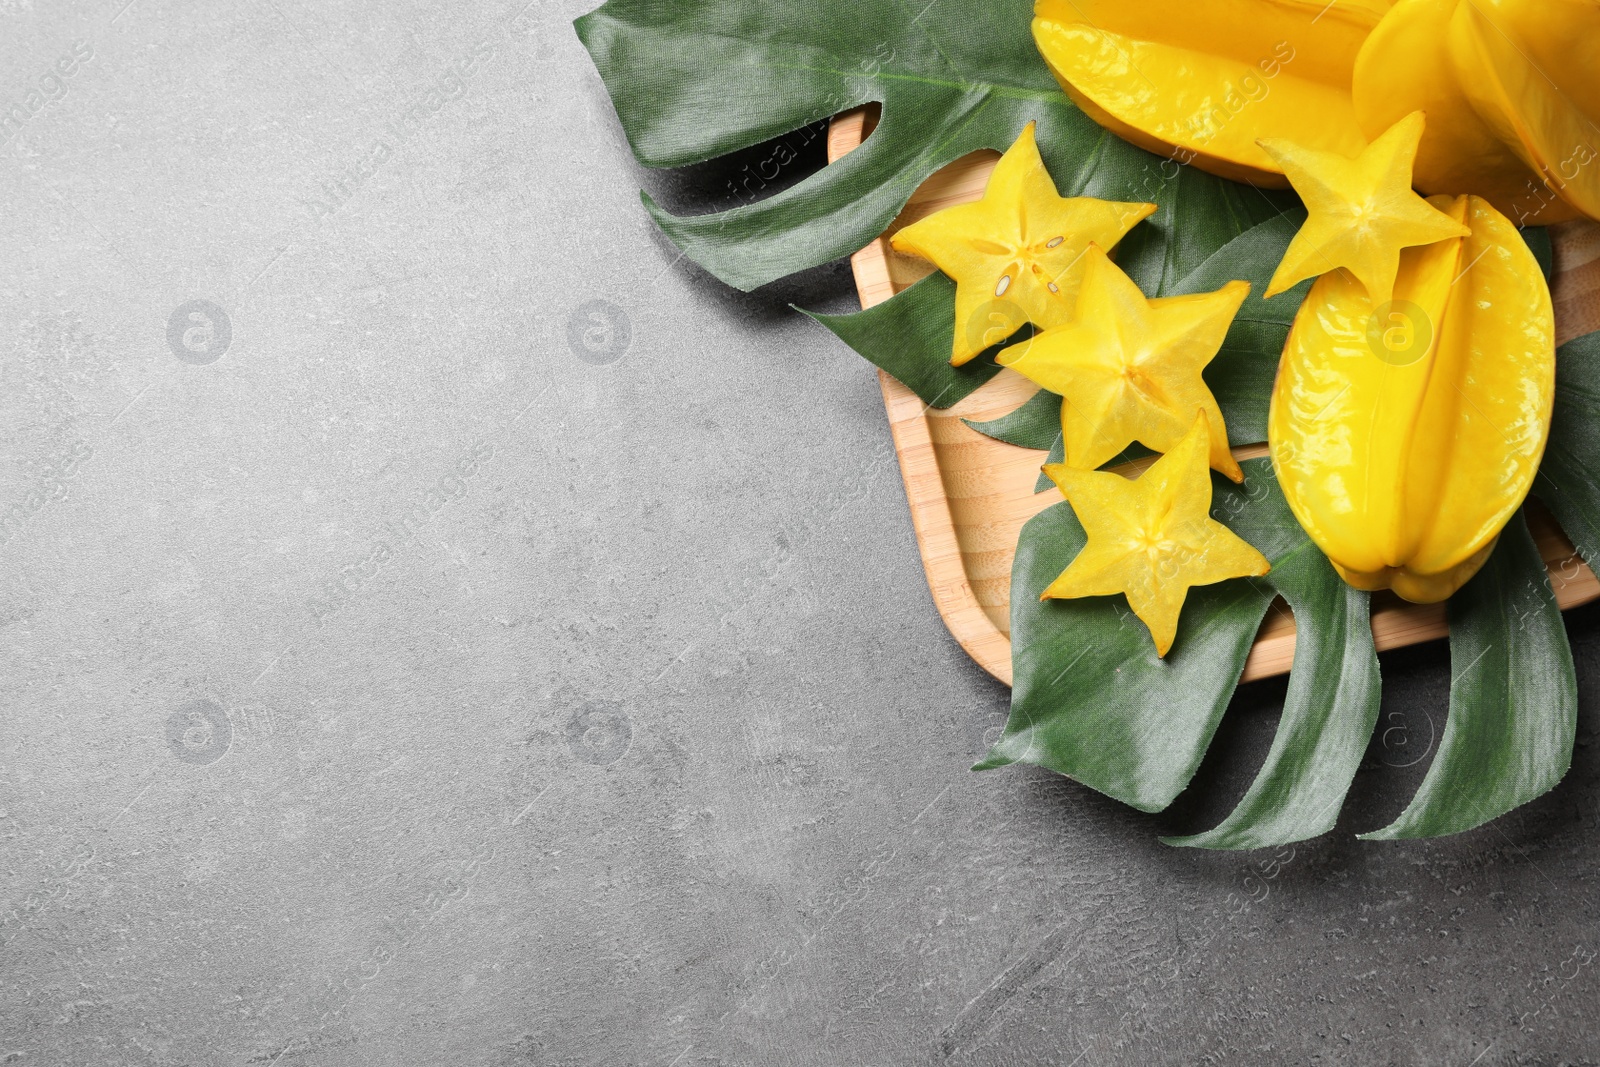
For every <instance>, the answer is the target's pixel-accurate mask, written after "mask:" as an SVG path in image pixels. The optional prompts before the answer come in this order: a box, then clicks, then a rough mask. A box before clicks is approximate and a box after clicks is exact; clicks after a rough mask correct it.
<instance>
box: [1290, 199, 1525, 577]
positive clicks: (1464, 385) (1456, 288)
mask: <svg viewBox="0 0 1600 1067" xmlns="http://www.w3.org/2000/svg"><path fill="white" fill-rule="evenodd" d="M1430 203H1432V204H1433V205H1434V206H1435V207H1438V208H1439V209H1440V210H1442V211H1444V212H1445V213H1446V214H1448V215H1450V216H1451V217H1452V218H1454V219H1455V220H1456V221H1457V222H1461V223H1464V224H1465V225H1466V226H1467V227H1468V228H1469V229H1470V230H1471V235H1470V236H1468V237H1458V238H1450V239H1448V240H1444V241H1439V242H1437V243H1435V244H1430V245H1423V246H1420V247H1414V248H1407V249H1405V251H1404V252H1402V253H1401V257H1400V271H1399V276H1398V277H1397V279H1396V281H1395V286H1394V299H1393V300H1392V301H1391V302H1388V303H1385V304H1382V305H1380V306H1377V307H1374V306H1373V303H1372V301H1371V299H1370V298H1369V297H1368V295H1367V291H1366V289H1365V287H1364V286H1362V285H1361V284H1360V283H1359V282H1358V281H1356V280H1355V278H1354V277H1353V276H1352V275H1350V274H1349V273H1348V272H1347V271H1344V270H1338V271H1333V272H1330V273H1328V274H1325V275H1323V276H1322V277H1321V278H1319V279H1318V280H1317V282H1316V284H1315V285H1313V286H1312V288H1311V292H1310V294H1309V295H1308V296H1307V297H1306V300H1305V303H1304V304H1302V305H1301V308H1300V311H1299V313H1298V314H1297V315H1296V317H1295V321H1294V326H1293V328H1292V329H1291V330H1290V333H1289V338H1288V341H1287V343H1286V344H1285V347H1284V353H1283V361H1282V363H1281V365H1280V366H1279V369H1278V379H1277V383H1276V385H1275V386H1274V389H1273V393H1272V406H1271V412H1270V414H1269V416H1268V431H1267V432H1268V438H1269V442H1270V445H1271V449H1272V458H1273V463H1274V466H1275V467H1276V471H1277V476H1278V481H1279V483H1280V484H1281V485H1282V486H1283V492H1284V496H1285V497H1286V498H1287V499H1288V502H1289V506H1290V508H1291V509H1293V511H1294V514H1295V517H1296V518H1297V519H1299V520H1300V524H1301V525H1302V526H1304V527H1305V529H1306V532H1307V533H1308V534H1310V536H1311V539H1312V540H1313V541H1315V542H1316V544H1317V545H1318V547H1320V548H1321V549H1322V551H1323V552H1324V553H1326V554H1327V556H1328V558H1329V559H1330V560H1331V561H1332V562H1333V565H1334V567H1335V568H1336V569H1337V570H1338V571H1339V573H1340V574H1341V575H1342V576H1343V577H1344V579H1345V581H1347V582H1349V583H1350V584H1351V585H1353V586H1355V587H1357V588H1359V589H1386V588H1389V589H1393V590H1394V591H1395V592H1396V593H1398V594H1399V595H1400V596H1402V597H1404V598H1405V599H1407V600H1411V601H1416V602H1418V603H1432V602H1436V601H1440V600H1443V599H1445V598H1446V597H1448V596H1449V595H1450V594H1451V593H1453V592H1455V590H1456V589H1458V588H1459V587H1460V586H1461V585H1462V584H1463V583H1464V582H1466V581H1467V579H1468V578H1470V577H1472V575H1473V574H1474V573H1476V571H1477V570H1478V568H1479V567H1480V566H1482V564H1483V561H1484V560H1485V559H1487V558H1488V555H1489V552H1490V550H1491V549H1492V548H1493V547H1494V542H1495V539H1496V538H1497V537H1498V536H1499V533H1500V530H1501V528H1502V527H1503V526H1504V525H1505V523H1506V521H1507V520H1508V519H1510V517H1511V516H1512V514H1513V513H1514V512H1515V511H1516V510H1517V508H1518V506H1520V505H1521V503H1522V501H1523V499H1524V498H1525V497H1526V496H1527V494H1528V490H1529V488H1530V486H1531V485H1532V484H1533V478H1534V475H1535V473H1536V472H1537V470H1538V467H1539V460H1540V457H1541V456H1542V455H1543V453H1544V446H1545V439H1546V436H1547V434H1548V431H1549V427H1550V407H1551V402H1552V398H1553V394H1554V389H1555V320H1554V315H1553V313H1552V310H1551V305H1550V291H1549V288H1548V287H1547V286H1546V284H1545V280H1544V275H1543V274H1542V273H1541V271H1540V269H1539V264H1538V262H1537V261H1536V260H1535V259H1534V257H1533V253H1532V252H1530V251H1529V250H1528V247H1527V245H1526V244H1525V243H1524V242H1523V240H1522V238H1521V236H1520V235H1519V234H1518V233H1517V229H1516V227H1515V226H1513V225H1512V223H1511V221H1510V220H1509V219H1507V218H1506V217H1505V216H1504V215H1503V214H1501V213H1500V212H1499V211H1497V210H1496V209H1495V208H1494V207H1493V206H1492V205H1491V204H1489V202H1488V201H1486V200H1484V199H1482V198H1480V197H1476V196H1463V197H1456V198H1454V199H1452V198H1449V197H1434V198H1432V199H1431V200H1430Z"/></svg>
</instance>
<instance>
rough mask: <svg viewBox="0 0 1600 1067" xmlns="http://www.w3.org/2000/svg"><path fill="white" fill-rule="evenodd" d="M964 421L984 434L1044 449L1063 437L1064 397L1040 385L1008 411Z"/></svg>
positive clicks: (1051, 446) (1028, 446) (1020, 446)
mask: <svg viewBox="0 0 1600 1067" xmlns="http://www.w3.org/2000/svg"><path fill="white" fill-rule="evenodd" d="M961 421H962V422H963V423H965V424H966V425H967V426H969V427H971V428H972V429H974V430H976V431H978V432H979V433H981V434H983V435H984V436H985V437H992V438H994V439H995V440H996V441H1003V442H1005V443H1006V444H1008V445H1016V446H1017V447H1018V448H1035V449H1039V450H1041V451H1043V450H1047V449H1050V448H1054V447H1055V444H1056V442H1057V441H1059V440H1061V398H1060V397H1059V396H1057V395H1056V394H1055V393H1052V392H1050V390H1048V389H1040V390H1039V391H1038V392H1036V393H1034V394H1033V396H1032V397H1030V398H1029V399H1028V400H1027V401H1026V402H1025V403H1024V404H1023V405H1022V406H1021V407H1018V408H1016V409H1014V410H1013V411H1011V413H1010V414H1008V415H1002V416H1000V417H999V418H998V419H992V420H990V421H988V422H973V421H972V420H971V419H962V420H961ZM1052 462H1055V461H1052Z"/></svg>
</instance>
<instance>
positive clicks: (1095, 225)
mask: <svg viewBox="0 0 1600 1067" xmlns="http://www.w3.org/2000/svg"><path fill="white" fill-rule="evenodd" d="M1155 209H1156V205H1154V204H1124V203H1118V202H1115V201H1110V200H1096V199H1094V198H1092V197H1086V196H1078V197H1066V198H1063V197H1061V196H1059V195H1057V193H1056V186H1055V182H1053V181H1052V180H1051V179H1050V174H1049V172H1048V171H1046V170H1045V169H1044V160H1043V159H1041V158H1040V156H1039V146H1038V143H1037V142H1036V141H1035V140H1034V124H1033V123H1031V122H1030V123H1028V125H1027V126H1026V127H1024V128H1023V131H1022V136H1020V137H1018V138H1017V140H1016V143H1015V144H1013V145H1012V146H1011V147H1010V148H1009V149H1007V150H1006V153H1005V155H1003V156H1001V157H1000V162H999V163H997V164H995V168H994V173H993V174H992V175H990V177H989V184H988V186H987V187H985V189H984V192H983V199H981V200H978V201H976V202H974V203H970V204H957V205H956V206H955V207H949V208H945V209H944V210H943V211H937V212H934V213H933V214H932V215H929V216H928V217H927V218H925V219H922V220H921V221H919V222H914V223H912V224H911V225H910V226H907V227H905V228H904V229H902V230H900V231H899V232H897V233H896V234H895V235H894V237H893V238H891V240H890V243H891V244H892V245H893V246H894V248H895V250H896V251H899V252H904V253H907V254H908V255H913V256H920V257H921V258H923V259H926V260H928V261H930V262H931V263H933V265H934V266H936V267H938V268H939V269H940V270H942V271H943V272H944V273H945V274H947V275H949V276H950V277H951V278H952V279H954V280H955V283H956V318H955V324H956V325H955V339H954V341H953V342H952V345H951V349H950V362H951V363H953V364H955V365H956V366H960V365H961V364H963V363H966V362H967V361H968V360H970V359H972V357H974V356H976V355H977V354H978V353H979V352H982V351H983V350H984V349H986V348H989V347H991V346H993V345H997V344H999V343H1000V342H1002V341H1004V340H1005V339H1006V338H1008V337H1010V336H1011V335H1012V334H1013V333H1015V332H1016V331H1017V330H1018V329H1020V328H1021V327H1022V325H1023V324H1024V323H1028V322H1031V323H1033V324H1034V325H1035V326H1037V327H1039V328H1040V329H1047V328H1049V327H1051V326H1056V325H1059V324H1060V323H1063V322H1066V321H1068V320H1069V319H1071V318H1072V316H1073V313H1074V310H1075V309H1076V307H1077V296H1078V283H1079V280H1080V279H1081V278H1082V276H1083V266H1082V263H1081V257H1082V256H1083V251H1084V249H1085V248H1087V247H1088V246H1089V243H1090V242H1094V243H1095V244H1098V245H1099V246H1100V247H1101V248H1110V247H1112V246H1113V245H1115V244H1116V243H1117V242H1118V241H1120V240H1122V237H1123V235H1124V234H1126V233H1127V232H1128V231H1129V230H1131V229H1132V228H1133V226H1134V224H1135V223H1137V222H1138V221H1139V220H1140V219H1143V218H1145V217H1147V216H1148V215H1149V214H1150V213H1151V212H1153V211H1155Z"/></svg>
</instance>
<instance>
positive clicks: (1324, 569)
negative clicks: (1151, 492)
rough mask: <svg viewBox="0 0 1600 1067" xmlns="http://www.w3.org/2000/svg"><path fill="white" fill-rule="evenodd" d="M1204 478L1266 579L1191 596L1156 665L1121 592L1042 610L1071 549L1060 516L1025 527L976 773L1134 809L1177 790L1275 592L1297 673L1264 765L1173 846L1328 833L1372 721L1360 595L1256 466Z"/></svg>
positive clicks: (1067, 524) (1069, 530)
mask: <svg viewBox="0 0 1600 1067" xmlns="http://www.w3.org/2000/svg"><path fill="white" fill-rule="evenodd" d="M1241 466H1242V467H1243V468H1244V472H1245V481H1244V484H1243V485H1242V486H1235V485H1231V484H1229V483H1226V482H1222V481H1221V480H1219V479H1214V480H1213V486H1214V489H1213V493H1214V495H1213V499H1212V505H1213V506H1212V512H1213V514H1214V515H1215V516H1216V518H1218V519H1219V520H1220V521H1223V522H1225V523H1227V524H1228V525H1229V526H1230V527H1231V528H1232V529H1233V530H1234V531H1235V532H1236V533H1238V534H1239V535H1240V536H1241V537H1243V538H1244V539H1245V540H1247V541H1249V542H1250V543H1251V544H1253V545H1254V546H1255V547H1256V548H1258V549H1259V550H1260V551H1261V552H1262V553H1263V554H1264V555H1265V556H1266V557H1267V559H1268V560H1270V561H1271V563H1272V571H1271V572H1270V573H1269V574H1268V575H1267V576H1266V577H1264V578H1256V579H1240V580H1236V581H1230V582H1223V583H1221V584H1219V585H1214V586H1208V587H1205V588H1200V589H1194V590H1192V591H1191V592H1190V594H1189V600H1188V602H1187V603H1186V604H1185V605H1184V610H1183V618H1182V620H1181V621H1180V622H1179V625H1178V637H1177V641H1176V642H1175V643H1174V645H1173V648H1172V651H1171V652H1169V653H1168V654H1167V656H1166V658H1165V659H1162V658H1160V657H1158V656H1157V655H1156V654H1155V646H1154V644H1153V643H1152V642H1151V640H1150V635H1149V633H1148V631H1147V630H1146V629H1145V628H1144V625H1143V624H1142V623H1140V622H1139V621H1138V619H1137V618H1135V617H1134V616H1133V614H1132V613H1131V612H1130V611H1129V610H1128V607H1127V604H1126V602H1125V601H1124V600H1123V598H1121V597H1090V598H1084V599H1081V600H1047V601H1042V600H1040V599H1039V594H1040V591H1041V590H1043V589H1044V588H1045V587H1046V586H1047V585H1049V584H1050V582H1051V581H1052V580H1053V579H1054V578H1055V577H1056V575H1058V574H1060V573H1061V571H1062V570H1064V569H1065V568H1066V566H1067V564H1069V563H1070V562H1072V559H1073V557H1074V556H1076V555H1077V554H1078V552H1079V551H1080V550H1081V549H1082V548H1083V544H1084V535H1083V530H1082V527H1080V526H1079V525H1078V521H1077V519H1076V517H1075V516H1074V515H1073V513H1072V509H1071V507H1070V506H1069V505H1067V504H1065V503H1063V504H1058V505H1056V506H1055V507H1052V508H1050V509H1048V510H1046V511H1043V512H1041V513H1040V514H1038V515H1037V516H1035V517H1034V518H1033V519H1032V520H1030V521H1029V523H1028V524H1027V526H1025V527H1024V528H1023V531H1022V538H1021V540H1020V541H1019V542H1018V544H1017V556H1016V562H1015V563H1014V565H1013V568H1012V575H1011V590H1012V595H1011V643H1012V644H1011V647H1012V664H1013V668H1014V673H1015V680H1014V682H1013V684H1012V691H1011V716H1010V718H1009V720H1008V721H1007V723H1006V727H1005V732H1004V733H1003V734H1002V735H1001V737H1000V740H999V741H998V742H996V743H995V745H994V748H993V749H992V750H991V751H990V753H989V755H988V756H987V757H986V758H985V759H984V760H983V761H982V762H981V763H979V764H978V765H977V767H976V768H975V769H977V770H988V769H990V768H994V767H1001V766H1005V765H1007V764H1010V763H1018V762H1022V763H1034V764H1038V765H1039V766H1042V767H1048V768H1050V769H1051V770H1054V771H1058V772H1060V773H1061V774H1065V775H1069V776H1071V777H1073V778H1075V779H1077V780H1078V781H1080V782H1082V783H1084V784H1085V785H1087V786H1090V787H1091V788H1094V789H1097V790H1099V791H1100V792H1102V793H1106V794H1107V795H1109V796H1112V797H1115V798H1116V799H1118V800H1121V801H1123V802H1124V803H1127V804H1130V805H1132V806H1133V807H1136V808H1139V809H1141V810H1143V811H1160V810H1161V809H1163V808H1165V807H1166V806H1167V805H1169V804H1170V803H1172V801H1173V799H1174V798H1176V797H1177V795H1178V794H1179V793H1180V792H1181V791H1182V790H1183V788H1184V787H1185V786H1186V785H1188V783H1189V779H1190V778H1191V777H1193V775H1194V772H1195V770H1196V769H1197V768H1198V767H1199V766H1200V760H1201V759H1202V758H1203V757H1204V755H1205V752H1206V749H1207V747H1208V746H1209V745H1210V743H1211V738H1212V735H1213V734H1214V733H1215V732H1216V728H1217V724H1218V723H1219V722H1220V721H1221V719H1222V714H1223V712H1224V711H1225V710H1226V709H1227V706H1228V701H1229V699H1230V698H1231V697H1232V696H1233V691H1234V689H1235V687H1236V686H1237V685H1238V682H1239V675H1240V674H1241V672H1242V671H1243V670H1244V662H1245V658H1246V657H1247V656H1248V655H1249V653H1250V647H1251V644H1252V643H1253V642H1254V640H1255V636H1256V631H1257V630H1259V629H1260V627H1261V621H1262V619H1263V618H1264V617H1265V616H1266V613H1267V610H1268V608H1269V606H1270V605H1271V604H1272V601H1273V598H1274V597H1275V596H1280V595H1281V596H1282V597H1283V598H1284V599H1285V600H1286V601H1287V602H1288V603H1289V605H1290V607H1291V609H1292V610H1293V611H1294V616H1295V623H1296V627H1297V628H1298V631H1299V636H1298V639H1297V641H1296V645H1295V658H1294V670H1293V673H1292V674H1291V675H1290V683H1289V693H1288V696H1287V699H1286V700H1285V703H1284V713H1283V717H1282V719H1281V720H1280V723H1279V727H1278V736H1277V738H1276V739H1275V741H1274V744H1273V747H1272V751H1271V753H1270V754H1269V755H1268V757H1267V762H1266V764H1265V765H1264V766H1263V767H1262V769H1261V771H1260V773H1259V774H1258V775H1257V777H1256V780H1255V783H1254V784H1253V785H1252V786H1251V788H1250V790H1249V792H1248V793H1246V795H1245V797H1244V799H1243V800H1242V801H1241V802H1240V803H1239V806H1238V807H1237V808H1236V809H1235V810H1234V812H1233V813H1232V814H1231V815H1230V816H1229V817H1228V818H1227V819H1226V820H1225V821H1224V822H1223V824H1222V825H1221V826H1219V827H1217V828H1216V829H1214V830H1212V831H1209V832H1208V833H1205V834H1199V835H1196V836H1193V837H1189V838H1178V839H1173V841H1172V843H1174V844H1183V845H1195V846H1201V847H1207V848H1259V847H1264V846H1268V845H1279V844H1285V843H1287V842H1290V841H1299V840H1303V839H1305V838H1308V837H1315V836H1317V835H1318V834H1321V833H1325V832H1326V831H1327V830H1328V829H1330V828H1331V827H1332V826H1333V824H1334V820H1335V819H1336V818H1337V817H1338V813H1339V807H1340V804H1341V802H1342V801H1343V799H1344V795H1345V792H1346V791H1347V790H1348V789H1349V786H1350V782H1351V779H1352V778H1353V777H1354V776H1355V772H1356V768H1357V767H1358V766H1359V765H1360V762H1361V757H1362V754H1363V753H1364V752H1365V751H1366V747H1367V742H1368V740H1369V739H1370V737H1371V735H1372V729H1373V726H1374V724H1375V723H1376V722H1377V716H1378V696H1379V683H1378V658H1377V653H1376V651H1375V650H1374V648H1373V643H1372V628H1371V625H1370V622H1369V618H1368V607H1367V603H1368V601H1367V595H1366V594H1365V593H1361V592H1358V591H1356V590H1354V589H1351V588H1350V587H1349V586H1347V585H1345V583H1344V582H1343V581H1341V580H1340V579H1339V577H1338V575H1337V574H1336V573H1334V570H1333V567H1332V565H1331V564H1329V563H1328V561H1327V559H1326V558H1325V557H1324V556H1323V555H1322V553H1321V552H1320V551H1318V550H1317V548H1316V546H1314V545H1312V544H1311V542H1310V540H1309V539H1308V538H1307V536H1306V534H1305V531H1304V530H1302V529H1301V528H1300V525H1299V523H1297V522H1296V521H1295V519H1294V515H1293V514H1292V513H1291V512H1290V511H1289V506H1288V503H1287V502H1286V501H1285V500H1284V499H1283V493H1282V491H1281V490H1279V488H1278V484H1277V480H1276V479H1275V478H1274V477H1273V476H1272V467H1271V464H1270V462H1269V461H1268V460H1266V459H1264V458H1263V459H1254V460H1249V461H1247V462H1245V463H1243V464H1241Z"/></svg>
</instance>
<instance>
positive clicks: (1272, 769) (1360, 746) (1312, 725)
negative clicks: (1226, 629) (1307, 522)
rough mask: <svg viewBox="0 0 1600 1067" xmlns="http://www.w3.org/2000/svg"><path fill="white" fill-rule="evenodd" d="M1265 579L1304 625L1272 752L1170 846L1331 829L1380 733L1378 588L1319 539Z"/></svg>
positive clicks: (1250, 844)
mask: <svg viewBox="0 0 1600 1067" xmlns="http://www.w3.org/2000/svg"><path fill="white" fill-rule="evenodd" d="M1279 501H1280V506H1284V507H1286V505H1283V504H1282V503H1281V495H1280V496H1279ZM1264 581H1266V582H1267V583H1268V584H1270V585H1271V586H1272V587H1273V589H1275V590H1276V591H1277V592H1278V594H1279V595H1281V596H1282V597H1283V598H1284V599H1285V600H1286V601H1288V603H1289V607H1290V609H1291V610H1292V611H1293V612H1294V619H1295V628H1296V638H1295V650H1294V666H1293V670H1292V673H1291V674H1290V675H1289V690H1288V693H1287V694H1286V695H1285V697H1284V702H1283V713H1282V715H1281V716H1280V717H1279V720H1278V728H1277V732H1276V734H1275V735H1274V736H1273V739H1272V748H1271V751H1269V752H1268V754H1267V759H1266V762H1265V763H1264V764H1263V766H1262V768H1261V770H1260V771H1259V772H1258V773H1257V774H1256V777H1255V780H1254V781H1253V782H1252V783H1251V785H1250V788H1249V790H1247V791H1246V793H1245V795H1244V797H1243V799H1241V800H1240V801H1239V804H1238V805H1237V806H1236V807H1235V808H1234V809H1233V812H1232V813H1231V814H1229V815H1228V817H1227V818H1226V819H1224V820H1223V821H1222V822H1221V824H1219V825H1218V826H1216V827H1214V828H1213V829H1211V830H1208V831H1206V832H1204V833H1199V834H1192V835H1189V836H1186V837H1167V838H1162V840H1163V841H1165V842H1166V843H1167V844H1169V845H1183V846H1189V847H1194V848H1215V849H1246V848H1265V847H1269V846H1274V845H1284V844H1288V843H1290V842H1292V841H1303V840H1306V839H1307V838H1311V837H1317V836H1319V835H1321V834H1324V833H1326V832H1328V831H1329V830H1331V829H1333V826H1334V823H1335V822H1336V821H1337V820H1338V817H1339V809H1340V807H1341V805H1342V804H1343V802H1344V798H1345V794H1346V793H1348V792H1349V790H1350V783H1351V781H1352V780H1353V779H1354V778H1355V773H1356V771H1357V769H1359V767H1360V766H1361V760H1362V757H1363V755H1364V754H1365V753H1366V750H1367V744H1368V742H1369V741H1370V740H1371V739H1372V731H1373V727H1374V726H1375V725H1376V724H1377V721H1378V705H1379V697H1380V693H1381V685H1380V675H1379V668H1378V652H1377V648H1376V647H1375V646H1374V644H1373V640H1372V621H1371V614H1370V598H1369V596H1368V594H1367V593H1365V592H1362V591H1361V590H1359V589H1354V588H1351V587H1350V586H1349V585H1347V584H1345V582H1344V580H1343V579H1341V578H1340V577H1339V575H1338V573H1337V572H1336V571H1334V569H1333V566H1332V565H1331V564H1330V563H1329V562H1328V560H1327V557H1326V556H1324V555H1323V554H1322V553H1321V552H1319V551H1318V550H1317V548H1316V546H1315V545H1313V544H1312V543H1311V541H1310V539H1309V538H1307V539H1306V540H1305V541H1304V542H1303V543H1302V544H1301V545H1300V547H1298V548H1296V549H1294V550H1292V551H1291V552H1289V553H1288V554H1287V555H1285V556H1283V557H1280V558H1278V559H1275V560H1274V561H1273V564H1272V573H1270V574H1269V575H1267V577H1266V578H1265V579H1264Z"/></svg>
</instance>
